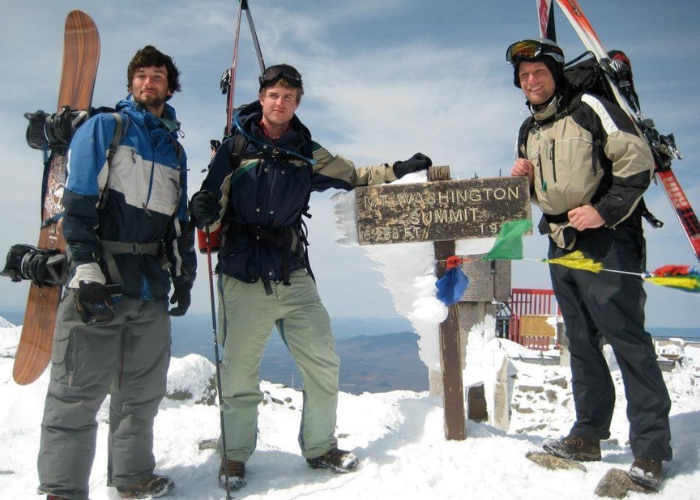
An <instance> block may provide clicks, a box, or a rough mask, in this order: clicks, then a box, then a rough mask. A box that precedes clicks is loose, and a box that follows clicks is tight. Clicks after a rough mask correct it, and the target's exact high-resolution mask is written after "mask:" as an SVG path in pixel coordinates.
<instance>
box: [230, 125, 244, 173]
mask: <svg viewBox="0 0 700 500" xmlns="http://www.w3.org/2000/svg"><path fill="white" fill-rule="evenodd" d="M247 147H248V139H246V137H245V136H244V135H243V134H236V135H234V136H233V151H231V157H230V159H229V160H230V162H231V173H233V172H235V171H236V169H238V167H240V166H241V160H242V159H243V153H245V150H246V148H247Z"/></svg>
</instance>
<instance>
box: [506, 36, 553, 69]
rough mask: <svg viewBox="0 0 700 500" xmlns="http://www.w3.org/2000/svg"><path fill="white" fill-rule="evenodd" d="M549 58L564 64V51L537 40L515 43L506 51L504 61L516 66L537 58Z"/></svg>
mask: <svg viewBox="0 0 700 500" xmlns="http://www.w3.org/2000/svg"><path fill="white" fill-rule="evenodd" d="M544 55H546V56H550V57H551V58H552V59H554V60H555V61H557V62H560V63H562V64H563V63H564V51H563V50H561V49H560V48H559V47H557V46H556V45H550V44H548V43H543V42H541V41H538V40H522V41H520V42H515V43H514V44H512V45H511V46H510V47H508V50H506V61H508V62H509V63H511V64H518V63H519V62H521V61H523V60H528V59H535V58H537V57H539V56H544Z"/></svg>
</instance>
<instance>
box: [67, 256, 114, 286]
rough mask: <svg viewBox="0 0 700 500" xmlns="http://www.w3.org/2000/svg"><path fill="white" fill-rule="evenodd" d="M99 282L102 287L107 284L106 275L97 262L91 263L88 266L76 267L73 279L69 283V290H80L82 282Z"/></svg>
mask: <svg viewBox="0 0 700 500" xmlns="http://www.w3.org/2000/svg"><path fill="white" fill-rule="evenodd" d="M81 281H87V282H97V283H100V284H101V285H104V284H106V283H107V280H106V279H105V275H104V274H103V273H102V269H100V265H99V264H98V263H97V262H89V263H87V264H80V265H78V266H76V267H75V274H74V275H73V278H72V279H71V280H70V283H68V288H80V282H81Z"/></svg>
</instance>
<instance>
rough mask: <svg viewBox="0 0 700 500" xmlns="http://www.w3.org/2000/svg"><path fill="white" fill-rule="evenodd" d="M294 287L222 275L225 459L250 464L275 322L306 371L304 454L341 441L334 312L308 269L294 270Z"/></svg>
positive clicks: (322, 450) (301, 432) (301, 440)
mask: <svg viewBox="0 0 700 500" xmlns="http://www.w3.org/2000/svg"><path fill="white" fill-rule="evenodd" d="M290 283H291V286H284V285H283V284H282V283H274V282H272V283H270V286H271V288H272V294H270V295H268V294H266V293H265V287H264V285H263V283H261V282H258V283H244V282H242V281H239V280H236V279H235V278H231V277H229V276H225V275H222V276H221V277H220V279H219V299H220V300H219V326H220V328H219V342H220V343H221V344H222V345H223V346H224V349H223V358H222V361H221V386H222V397H223V414H224V429H225V433H226V436H225V437H226V457H227V458H228V459H229V460H238V461H241V462H245V461H246V460H248V458H249V457H250V455H251V454H252V453H253V451H254V450H255V446H256V438H257V427H258V405H259V404H260V402H261V401H262V400H263V394H262V392H261V391H260V381H259V375H260V361H261V358H262V355H263V351H264V350H265V346H266V344H267V342H268V340H269V338H270V334H271V332H272V327H273V326H275V325H276V326H277V329H278V330H279V332H280V334H281V335H282V339H283V340H284V343H285V344H286V346H287V348H288V349H289V352H290V353H291V354H292V356H293V357H294V360H295V362H296V364H297V367H298V368H299V372H300V373H301V377H302V381H303V384H304V389H303V394H304V408H303V412H302V418H301V427H300V430H299V446H300V447H301V451H302V455H303V456H304V457H307V458H313V457H317V456H320V455H323V454H324V453H326V452H327V451H328V450H330V449H331V448H333V447H335V446H336V445H337V440H336V438H335V424H336V407H337V404H338V369H339V363H340V360H339V358H338V356H337V355H336V353H335V343H334V340H333V334H332V333H331V328H330V318H329V317H328V313H327V312H326V309H325V307H324V306H323V304H321V299H320V297H319V295H318V291H317V289H316V283H315V282H314V281H313V279H311V277H310V276H308V275H307V274H306V271H297V272H294V273H292V275H291V278H290Z"/></svg>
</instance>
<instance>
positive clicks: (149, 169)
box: [63, 96, 197, 300]
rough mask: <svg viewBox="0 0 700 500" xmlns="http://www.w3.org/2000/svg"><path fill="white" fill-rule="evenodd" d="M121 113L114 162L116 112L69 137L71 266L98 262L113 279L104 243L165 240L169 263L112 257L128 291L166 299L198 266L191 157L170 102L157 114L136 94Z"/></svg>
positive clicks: (124, 103) (66, 228) (152, 258)
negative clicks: (191, 223) (191, 225)
mask: <svg viewBox="0 0 700 500" xmlns="http://www.w3.org/2000/svg"><path fill="white" fill-rule="evenodd" d="M117 111H118V112H119V113H121V115H122V123H123V137H122V139H121V141H120V142H119V145H118V146H117V148H116V151H115V152H114V155H113V157H112V161H111V162H109V161H108V155H109V148H110V145H111V143H112V141H113V140H114V134H115V130H116V128H117V119H116V118H115V116H114V115H113V114H111V113H102V114H98V115H96V116H94V117H92V118H91V119H90V120H88V121H87V122H86V123H85V124H83V125H82V126H81V127H80V128H79V129H78V130H77V131H76V134H75V136H74V137H73V139H72V140H71V144H70V149H69V152H68V180H67V185H66V190H65V193H64V195H63V204H64V207H65V215H64V219H63V234H64V236H65V238H66V242H67V243H68V249H69V252H70V256H71V260H72V262H73V264H74V265H79V264H84V263H90V262H95V261H97V262H99V263H100V266H101V267H102V270H103V272H104V273H105V276H106V278H107V282H108V283H110V282H115V281H116V279H115V278H114V277H110V275H109V271H108V267H107V265H106V263H105V261H104V259H103V258H102V245H101V243H100V242H101V241H117V242H126V243H158V242H162V243H163V249H164V253H165V256H167V260H168V261H169V266H168V265H167V264H166V265H165V266H164V265H163V261H164V259H163V257H164V256H163V255H160V256H156V255H144V254H134V253H127V254H118V255H114V260H115V262H116V265H117V268H118V270H119V274H120V278H121V284H122V293H123V294H124V295H125V296H128V297H132V298H137V299H140V300H162V299H165V298H167V295H168V292H169V290H170V281H171V280H172V281H173V283H175V284H176V285H180V284H183V285H190V286H191V284H192V282H193V281H194V279H195V274H196V266H197V261H196V255H195V251H194V245H193V237H192V234H191V231H187V227H188V216H187V159H186V156H185V154H184V151H183V150H182V148H181V147H180V146H179V145H178V143H177V141H176V138H177V130H179V123H178V122H177V120H176V117H175V110H174V109H173V108H172V107H171V106H169V105H167V104H166V105H165V112H164V115H163V119H159V118H158V117H156V116H154V115H153V114H152V113H150V112H148V111H147V110H146V109H145V108H143V107H142V106H141V105H139V104H138V103H136V102H135V101H133V100H132V98H131V96H129V97H128V98H127V100H123V101H121V102H119V103H118V104H117ZM166 124H167V125H168V126H169V127H170V130H169V129H168V128H167V127H166ZM187 233H190V234H187ZM166 268H168V269H166Z"/></svg>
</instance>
